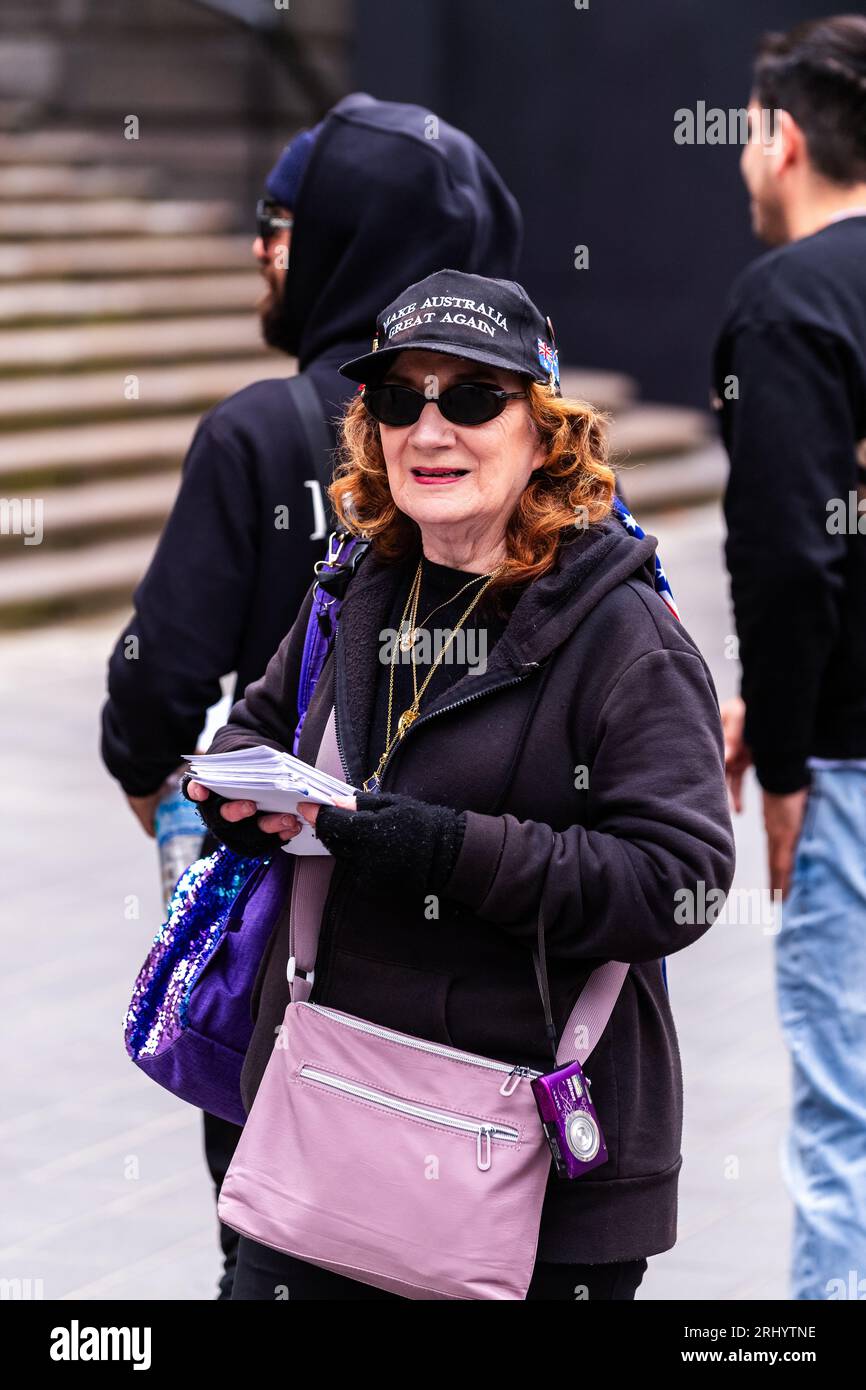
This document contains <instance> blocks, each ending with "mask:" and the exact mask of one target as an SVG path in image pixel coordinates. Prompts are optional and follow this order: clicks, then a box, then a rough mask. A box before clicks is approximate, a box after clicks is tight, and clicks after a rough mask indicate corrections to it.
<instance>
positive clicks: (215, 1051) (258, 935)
mask: <svg viewBox="0 0 866 1390" xmlns="http://www.w3.org/2000/svg"><path fill="white" fill-rule="evenodd" d="M291 874H292V865H291V861H290V860H289V858H288V856H286V855H284V854H277V855H275V856H274V858H273V859H272V860H261V859H250V858H244V857H242V856H240V855H237V854H234V853H233V852H232V851H231V850H230V849H228V848H227V847H226V846H225V845H220V846H218V848H217V849H216V850H215V851H214V853H213V854H210V855H208V856H207V857H206V858H204V859H198V860H196V862H195V863H194V864H191V865H190V867H189V868H188V869H187V870H186V872H185V873H184V874H182V875H181V877H180V879H179V880H178V884H177V887H176V888H175V890H174V893H173V894H172V897H171V901H170V903H169V908H168V917H167V918H166V920H165V922H164V923H163V925H162V926H161V927H160V929H159V932H158V933H157V936H156V939H155V941H154V943H153V946H152V947H151V950H150V952H149V954H148V957H147V960H146V961H145V963H144V965H143V966H142V968H141V971H140V972H139V975H138V978H137V980H136V982H135V989H134V991H133V995H132V1000H131V1001H130V1005H129V1008H128V1010H127V1014H126V1021H125V1041H126V1050H127V1052H128V1053H129V1056H130V1057H131V1058H132V1060H133V1061H134V1062H135V1064H136V1066H138V1067H140V1068H141V1070H142V1071H143V1072H145V1073H146V1074H147V1075H148V1076H149V1077H151V1078H152V1080H154V1081H156V1082H158V1084H159V1085H160V1086H164V1087H165V1088H166V1090H168V1091H171V1092H172V1093H173V1094H174V1095H176V1096H179V1097H180V1099H181V1100H185V1101H189V1103H190V1104H191V1105H197V1106H198V1107H199V1108H200V1109H202V1110H207V1111H209V1112H210V1113H211V1114H212V1115H219V1116H220V1118H221V1119H223V1120H230V1121H232V1123H233V1124H238V1125H242V1124H243V1123H244V1120H245V1119H246V1111H245V1110H244V1106H243V1102H242V1101H241V1088H240V1079H241V1067H242V1066H243V1060H244V1054H245V1052H246V1050H247V1047H248V1046H249V1042H250V1038H251V1036H252V1030H253V1020H252V1015H251V1012H250V995H251V992H252V985H253V981H254V980H255V976H256V971H257V970H258V966H259V962H260V960H261V958H262V955H263V953H264V950H265V947H266V945H267V942H268V938H269V936H270V934H271V930H272V928H273V925H274V922H275V920H276V916H277V913H278V912H279V909H280V907H281V905H282V903H283V902H284V901H285V895H286V893H287V891H288V887H289V885H290V884H291Z"/></svg>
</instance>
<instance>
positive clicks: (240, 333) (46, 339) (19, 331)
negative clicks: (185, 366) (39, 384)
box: [0, 291, 274, 375]
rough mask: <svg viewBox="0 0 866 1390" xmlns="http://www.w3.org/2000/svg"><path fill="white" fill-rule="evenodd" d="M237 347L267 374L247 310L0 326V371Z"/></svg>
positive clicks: (223, 353)
mask: <svg viewBox="0 0 866 1390" xmlns="http://www.w3.org/2000/svg"><path fill="white" fill-rule="evenodd" d="M0 300H2V291H0ZM240 353H249V354H250V355H251V356H255V357H258V358H260V359H261V368H260V370H261V371H262V373H263V374H265V375H267V373H268V371H269V369H270V364H272V363H273V361H274V357H273V354H267V353H266V350H265V348H264V344H263V342H262V336H261V330H260V327H259V323H258V319H257V318H256V316H255V314H253V313H250V312H247V313H245V314H223V315H216V314H213V315H208V316H207V317H199V318H165V319H139V320H137V321H135V322H133V323H125V322H124V323H110V324H90V325H86V326H81V327H75V328H50V329H48V328H41V329H30V328H10V329H6V330H5V331H0V373H2V372H4V371H9V370H12V369H15V370H35V369H40V368H52V369H57V368H63V367H81V366H87V365H89V364H91V363H95V362H100V361H109V362H115V363H121V362H124V363H128V364H129V365H130V369H131V370H135V369H136V367H137V364H138V363H139V362H146V361H158V362H162V363H167V362H171V361H172V360H175V361H177V360H182V359H190V358H202V357H237V356H238V354H240Z"/></svg>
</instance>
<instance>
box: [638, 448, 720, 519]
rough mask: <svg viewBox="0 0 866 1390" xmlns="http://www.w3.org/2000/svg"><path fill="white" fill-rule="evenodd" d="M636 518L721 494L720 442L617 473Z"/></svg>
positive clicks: (706, 500)
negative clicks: (676, 456)
mask: <svg viewBox="0 0 866 1390" xmlns="http://www.w3.org/2000/svg"><path fill="white" fill-rule="evenodd" d="M619 476H620V479H621V481H622V487H623V491H624V493H625V495H626V497H627V498H628V504H629V506H630V507H631V508H632V509H633V511H634V513H635V516H637V517H638V519H640V518H642V517H644V516H648V515H651V514H652V513H654V512H658V511H661V510H668V509H669V508H672V507H678V506H680V507H683V506H696V505H698V504H699V503H701V502H708V501H711V500H712V499H713V498H718V497H721V495H722V492H723V491H724V487H725V481H726V479H727V476H728V459H727V455H726V453H725V451H724V449H723V448H722V446H721V444H717V443H710V442H708V443H706V444H705V445H704V447H703V448H701V449H697V450H691V451H689V452H688V453H685V454H683V455H681V456H680V457H678V458H654V459H652V460H651V461H649V462H645V463H642V464H640V465H638V466H637V467H635V468H629V467H625V468H622V469H620V473H619Z"/></svg>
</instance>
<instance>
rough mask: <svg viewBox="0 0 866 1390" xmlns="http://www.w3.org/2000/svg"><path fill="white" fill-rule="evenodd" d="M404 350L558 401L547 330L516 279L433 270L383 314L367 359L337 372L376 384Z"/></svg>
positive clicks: (547, 321) (354, 361)
mask: <svg viewBox="0 0 866 1390" xmlns="http://www.w3.org/2000/svg"><path fill="white" fill-rule="evenodd" d="M407 348H419V349H421V348H423V349H425V350H426V351H428V352H447V353H450V354H452V355H453V356H454V357H467V358H469V360H470V361H471V362H487V363H488V364H489V365H490V366H491V367H503V368H505V370H506V371H509V372H520V373H521V374H522V375H524V376H529V377H531V378H532V380H533V381H538V382H542V383H544V384H546V385H550V386H551V387H552V388H553V390H554V392H555V394H556V395H557V396H558V395H560V394H561V393H560V389H559V361H558V357H557V352H556V343H555V341H554V337H553V325H552V324H551V322H550V319H546V318H544V317H542V315H541V313H540V312H539V310H538V309H537V308H536V307H535V305H534V304H533V302H532V300H531V299H530V298H529V295H528V294H527V293H526V290H525V289H524V288H523V286H522V285H518V283H517V281H516V280H493V279H489V278H488V277H487V276H484V275H467V274H466V273H465V272H464V271H462V270H437V271H436V272H435V274H433V275H428V276H427V278H426V279H425V280H419V281H418V283H417V284H415V285H410V286H409V288H408V289H406V290H404V291H403V293H402V294H400V295H398V296H397V298H396V299H395V300H393V301H392V302H391V303H390V304H389V305H388V306H387V308H385V309H383V310H382V312H381V314H380V315H379V317H378V319H377V320H376V336H375V338H374V339H373V350H372V352H367V353H365V354H364V356H363V357H355V358H353V359H352V361H351V362H344V364H343V366H342V367H341V368H340V372H341V373H342V375H343V376H346V377H348V378H349V380H350V381H360V382H364V383H367V382H368V381H370V382H372V381H378V380H379V378H380V377H382V376H383V375H384V373H385V371H386V370H387V368H388V367H389V366H390V364H391V363H392V362H393V360H394V358H395V357H396V356H397V354H398V353H399V352H404V351H405V350H406V349H407Z"/></svg>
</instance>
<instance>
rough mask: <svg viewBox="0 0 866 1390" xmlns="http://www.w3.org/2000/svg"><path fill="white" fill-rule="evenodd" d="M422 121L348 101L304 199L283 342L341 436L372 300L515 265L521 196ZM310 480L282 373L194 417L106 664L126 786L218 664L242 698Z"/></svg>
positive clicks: (108, 729)
mask: <svg viewBox="0 0 866 1390" xmlns="http://www.w3.org/2000/svg"><path fill="white" fill-rule="evenodd" d="M428 123H429V112H427V111H425V110H423V109H422V108H421V107H418V106H410V105H404V104H401V103H398V102H383V101H377V100H375V99H374V98H373V97H370V96H367V95H365V94H364V93H354V94H352V95H351V96H347V97H345V98H344V99H343V100H342V101H340V102H338V104H337V105H336V106H335V107H334V108H333V109H332V111H330V112H329V113H328V115H327V117H326V118H325V121H324V124H323V127H322V130H321V132H320V134H319V137H318V139H317V140H316V144H315V147H314V149H313V152H312V155H311V157H310V162H309V164H308V166H307V169H306V172H305V174H304V179H303V182H302V184H301V189H300V192H299V194H298V200H297V204H296V206H295V208H294V216H295V225H294V230H293V233H292V246H291V257H290V263H289V269H288V275H287V280H286V289H285V302H284V330H285V339H286V343H287V346H288V347H289V348H290V350H292V351H293V352H295V353H296V354H297V357H298V366H299V368H300V370H301V371H303V372H308V373H309V375H310V377H311V379H312V382H313V385H314V386H315V388H316V391H317V393H318V395H319V397H320V399H321V403H322V412H323V415H324V417H325V419H326V421H327V422H328V423H329V426H330V428H331V432H332V435H334V438H335V442H336V436H335V434H334V429H333V421H334V420H335V419H336V418H337V417H338V416H340V415H341V414H342V412H343V408H344V406H345V404H346V403H347V401H348V400H349V399H350V397H351V395H352V394H353V393H354V392H355V391H356V389H357V388H356V387H355V386H354V384H353V383H351V382H347V381H346V380H345V378H344V377H341V376H339V375H338V373H337V367H338V366H339V365H340V364H341V363H342V362H345V361H347V360H348V359H349V358H351V357H356V356H358V355H360V353H362V352H366V351H368V349H369V347H370V341H371V339H372V336H373V332H374V329H375V322H376V315H377V313H378V312H379V310H380V309H381V308H382V306H383V304H387V303H388V302H389V301H390V300H391V299H393V298H394V296H395V295H397V294H398V293H399V292H400V290H402V289H403V288H404V287H405V286H406V285H409V284H413V283H414V282H415V281H417V280H420V279H423V278H424V276H426V275H429V274H431V273H432V272H433V271H434V270H440V269H441V267H442V266H443V265H448V266H456V267H457V268H458V269H460V270H466V271H470V272H475V273H479V274H484V275H493V276H501V277H504V278H508V279H510V278H513V276H514V274H515V272H516V268H517V258H518V255H519V251H520V241H521V235H522V223H521V218H520V213H519V211H518V208H517V204H516V203H515V201H514V199H513V198H512V196H511V194H510V193H509V192H508V189H507V188H506V187H505V185H504V184H503V182H502V180H501V178H500V177H499V175H498V173H497V172H496V170H495V169H494V168H493V166H492V165H491V163H490V161H489V160H488V159H487V157H486V155H484V153H483V152H482V151H481V150H480V149H479V148H478V146H477V145H476V144H475V142H474V141H473V140H471V139H470V138H469V137H468V136H467V135H464V134H463V132H462V131H459V130H455V129H454V127H453V126H450V125H449V124H448V123H447V122H446V121H440V122H439V129H438V138H437V139H436V140H430V139H428V138H427V136H428V133H429V125H428ZM318 486H319V485H318V482H317V481H316V479H315V469H314V466H313V462H312V460H311V459H310V458H309V457H308V455H307V447H306V444H305V441H304V435H303V432H302V429H301V426H300V422H299V420H298V416H297V412H296V409H295V405H294V402H293V401H292V399H291V397H290V394H289V392H288V391H287V389H286V382H285V379H284V378H275V379H271V380H267V381H260V382H257V383H256V385H254V386H250V387H248V388H247V389H246V390H244V391H240V392H238V393H237V394H235V395H233V396H230V397H229V398H228V400H226V401H223V403H222V404H221V405H219V406H217V407H216V408H215V409H214V410H212V411H210V412H209V413H208V414H207V415H206V416H205V417H204V419H203V420H202V423H201V425H200V426H199V428H198V430H197V432H196V435H195V438H194V439H193V441H192V444H191V446H190V449H189V453H188V455H187V458H186V461H185V463H184V468H183V477H182V480H181V486H180V491H179V493H178V497H177V500H176V502H175V504H174V507H173V510H172V513H171V516H170V517H169V520H168V522H167V524H166V527H165V530H164V531H163V534H162V537H161V539H160V542H159V545H158V547H157V550H156V553H155V554H154V557H153V560H152V561H151V564H150V567H149V569H148V571H147V573H146V575H145V576H144V578H143V580H142V581H141V583H140V584H139V586H138V588H137V589H136V591H135V595H134V603H135V612H134V615H133V617H132V618H131V619H130V621H129V623H128V624H127V625H126V628H125V629H124V632H123V633H122V634H121V636H120V638H119V639H118V642H117V646H116V647H115V650H114V652H113V654H112V656H111V659H110V662H109V667H108V699H107V701H106V703H105V706H104V708H103V711H102V743H101V747H102V757H103V760H104V762H105V765H106V767H107V768H108V770H109V772H110V773H111V774H112V776H114V777H116V778H117V780H118V781H119V782H120V784H121V786H122V787H123V788H124V790H125V791H127V792H129V793H130V794H132V795H142V796H143V795H146V794H148V793H149V792H152V791H155V790H156V789H157V787H159V786H160V784H161V783H162V781H163V780H164V778H165V777H166V776H167V775H168V774H169V773H171V772H173V771H174V770H175V768H176V767H177V766H178V764H179V763H180V759H181V756H182V755H183V754H184V753H189V752H191V751H192V750H193V748H194V746H195V743H196V739H197V738H198V735H199V733H200V732H201V729H202V726H203V724H204V720H205V715H206V713H207V710H208V708H209V707H210V706H211V705H212V704H214V703H215V701H217V700H218V699H219V698H220V693H221V686H220V682H221V678H222V677H224V676H227V675H228V674H229V673H231V672H236V675H237V679H236V686H235V691H236V694H239V693H241V692H242V691H243V690H244V689H245V688H246V686H247V685H248V684H249V682H250V681H252V680H255V679H257V678H258V677H259V676H260V675H261V674H262V672H263V671H264V669H265V666H266V664H267V662H268V660H269V658H270V657H271V656H272V655H273V653H274V651H276V648H277V646H278V645H279V643H280V641H281V639H282V638H283V637H284V636H285V634H286V633H287V632H288V630H289V628H290V627H291V625H292V623H293V622H294V620H295V617H296V616H297V612H298V608H299V607H300V604H301V602H302V600H303V598H304V594H305V592H306V590H307V586H308V584H309V578H310V575H311V573H312V569H313V564H314V562H315V561H316V560H318V559H320V558H321V557H322V556H323V554H324V546H325V536H324V535H323V533H322V532H321V529H320V528H319V529H317V524H316V523H317V516H318V515H319V513H320V509H317V508H316V506H315V505H314V500H317V499H315V493H316V492H317V490H318ZM278 508H279V509H280V512H279V513H278V512H277V509H278ZM286 508H288V518H289V524H288V527H287V528H283V527H279V528H278V527H277V526H276V525H275V517H276V516H277V515H278V514H279V515H280V516H283V515H285V509H286ZM130 639H135V640H134V641H130Z"/></svg>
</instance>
